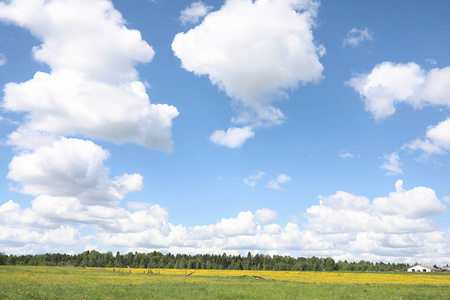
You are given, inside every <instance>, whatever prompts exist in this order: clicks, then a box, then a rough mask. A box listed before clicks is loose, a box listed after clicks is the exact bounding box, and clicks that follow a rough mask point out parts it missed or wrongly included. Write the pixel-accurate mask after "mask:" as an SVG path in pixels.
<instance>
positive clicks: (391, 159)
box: [380, 152, 403, 175]
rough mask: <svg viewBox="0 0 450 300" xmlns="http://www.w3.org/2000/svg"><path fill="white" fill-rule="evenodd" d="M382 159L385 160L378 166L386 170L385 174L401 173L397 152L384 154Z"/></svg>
mask: <svg viewBox="0 0 450 300" xmlns="http://www.w3.org/2000/svg"><path fill="white" fill-rule="evenodd" d="M384 159H385V162H384V164H383V165H382V166H381V167H380V168H381V169H385V170H387V171H388V172H387V173H386V175H397V174H403V170H402V168H401V167H400V157H399V156H398V154H397V153H395V152H393V153H391V154H390V155H385V156H384Z"/></svg>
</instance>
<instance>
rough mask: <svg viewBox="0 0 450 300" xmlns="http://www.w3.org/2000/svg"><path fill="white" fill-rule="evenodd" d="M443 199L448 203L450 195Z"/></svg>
mask: <svg viewBox="0 0 450 300" xmlns="http://www.w3.org/2000/svg"><path fill="white" fill-rule="evenodd" d="M442 200H444V202H446V203H450V196H445V197H444V198H442Z"/></svg>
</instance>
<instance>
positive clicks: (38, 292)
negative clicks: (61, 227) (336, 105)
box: [0, 266, 450, 299]
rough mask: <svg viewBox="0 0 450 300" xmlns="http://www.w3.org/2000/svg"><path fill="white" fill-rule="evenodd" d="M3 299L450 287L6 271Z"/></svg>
mask: <svg viewBox="0 0 450 300" xmlns="http://www.w3.org/2000/svg"><path fill="white" fill-rule="evenodd" d="M364 274H365V275H367V274H366V273H364ZM427 275H428V274H423V276H427ZM405 276H407V274H405ZM442 276H447V278H449V280H450V275H448V274H445V275H442ZM449 282H450V281H449ZM0 299H450V284H439V285H433V284H417V285H416V284H368V283H356V284H355V283H352V284H348V283H339V284H336V283H302V282H293V281H286V280H258V279H255V278H253V277H250V276H246V277H227V276H204V275H202V276H197V275H195V274H194V275H193V276H189V277H186V276H181V275H165V274H162V275H148V274H131V273H125V272H122V273H120V272H111V271H103V270H96V269H83V268H63V267H22V266H0Z"/></svg>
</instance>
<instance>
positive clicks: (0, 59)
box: [0, 53, 6, 67]
mask: <svg viewBox="0 0 450 300" xmlns="http://www.w3.org/2000/svg"><path fill="white" fill-rule="evenodd" d="M5 64H6V56H5V55H4V54H3V53H0V67H1V66H3V65H5Z"/></svg>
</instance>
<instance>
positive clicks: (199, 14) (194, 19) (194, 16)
mask: <svg viewBox="0 0 450 300" xmlns="http://www.w3.org/2000/svg"><path fill="white" fill-rule="evenodd" d="M212 8H213V7H212V6H209V5H206V4H205V3H203V2H202V1H197V2H193V3H191V5H190V6H189V7H187V8H186V9H185V10H183V11H182V12H181V14H180V21H181V24H183V25H185V24H188V23H192V24H196V23H198V22H199V21H200V19H201V18H203V17H204V16H206V15H207V14H208V13H209V12H210V11H211V9H212Z"/></svg>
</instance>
